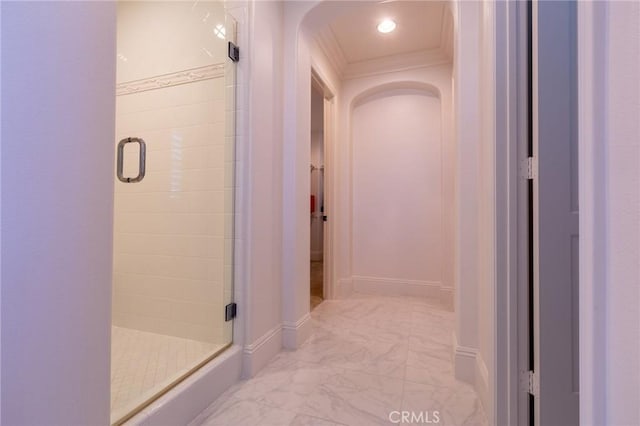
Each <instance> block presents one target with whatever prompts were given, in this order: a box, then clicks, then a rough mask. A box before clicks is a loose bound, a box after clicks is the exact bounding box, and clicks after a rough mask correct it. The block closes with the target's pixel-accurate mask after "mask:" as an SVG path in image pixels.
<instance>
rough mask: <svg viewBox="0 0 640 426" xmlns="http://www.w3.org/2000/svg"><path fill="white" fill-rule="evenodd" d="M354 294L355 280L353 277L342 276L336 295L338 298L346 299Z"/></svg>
mask: <svg viewBox="0 0 640 426" xmlns="http://www.w3.org/2000/svg"><path fill="white" fill-rule="evenodd" d="M352 294H353V281H352V280H351V278H341V279H339V280H338V288H337V291H336V297H337V298H338V299H344V298H345V297H349V296H351V295H352Z"/></svg>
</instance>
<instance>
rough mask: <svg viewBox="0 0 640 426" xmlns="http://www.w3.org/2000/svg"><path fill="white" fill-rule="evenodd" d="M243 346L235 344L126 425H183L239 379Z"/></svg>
mask: <svg viewBox="0 0 640 426" xmlns="http://www.w3.org/2000/svg"><path fill="white" fill-rule="evenodd" d="M241 368H242V350H241V348H240V346H237V345H234V346H232V347H230V348H229V349H227V350H226V351H224V352H223V353H222V354H220V355H219V356H218V357H217V358H215V359H214V360H212V361H211V362H210V363H208V364H207V365H205V366H204V367H202V368H201V369H200V370H198V371H196V372H195V373H193V374H192V375H191V376H190V377H188V378H187V379H185V380H184V381H183V382H182V383H180V384H178V385H177V386H176V387H175V388H173V389H171V390H170V391H169V392H167V393H166V394H164V395H163V396H161V397H160V398H158V399H157V400H155V401H154V402H153V403H152V404H151V405H150V406H148V407H147V408H145V409H144V410H142V411H141V412H140V413H138V414H136V415H135V416H134V417H133V418H132V419H131V420H129V421H128V422H127V424H128V425H144V426H163V425H186V424H189V423H190V422H191V421H192V420H193V419H195V418H196V417H197V416H198V414H200V413H201V412H202V411H203V410H204V409H205V408H207V407H208V406H209V405H210V404H211V403H212V402H213V401H214V400H215V399H216V398H218V397H219V396H220V395H222V393H223V392H224V391H226V390H227V389H229V388H230V387H231V386H232V385H233V384H235V383H236V382H237V381H238V380H239V379H240V370H241Z"/></svg>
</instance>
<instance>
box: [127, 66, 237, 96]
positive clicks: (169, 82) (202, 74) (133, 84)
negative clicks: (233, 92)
mask: <svg viewBox="0 0 640 426" xmlns="http://www.w3.org/2000/svg"><path fill="white" fill-rule="evenodd" d="M224 67H225V64H224V63H219V64H213V65H206V66H204V67H199V68H192V69H190V70H185V71H178V72H174V73H171V74H163V75H159V76H155V77H149V78H143V79H141V80H133V81H127V82H124V83H120V84H118V85H116V96H122V95H130V94H132V93H138V92H145V91H147V90H155V89H163V88H165V87H171V86H177V85H179V84H185V83H193V82H195V81H201V80H209V79H212V78H219V77H223V76H224Z"/></svg>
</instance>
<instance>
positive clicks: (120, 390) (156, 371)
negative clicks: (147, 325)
mask: <svg viewBox="0 0 640 426" xmlns="http://www.w3.org/2000/svg"><path fill="white" fill-rule="evenodd" d="M223 346H224V345H220V344H216V343H208V342H199V341H196V340H189V339H182V338H179V337H174V336H165V335H162V334H155V333H148V332H145V331H140V330H133V329H129V328H123V327H115V326H114V327H112V328H111V417H112V420H117V419H119V418H121V417H122V416H124V415H125V414H127V413H128V412H129V411H131V410H132V409H134V408H135V407H136V406H137V405H138V404H140V403H141V402H143V401H144V400H146V399H147V398H148V397H150V396H151V395H152V394H153V393H155V392H157V391H158V390H160V389H162V388H163V387H165V386H166V385H168V384H169V383H171V382H172V381H173V380H175V379H176V378H177V377H178V376H180V375H181V374H184V373H186V372H187V371H188V370H189V369H190V368H192V367H193V366H195V365H196V364H197V363H199V362H201V361H202V360H204V359H205V358H206V357H207V356H209V355H211V354H212V353H213V352H215V351H217V350H218V349H220V348H222V347H223Z"/></svg>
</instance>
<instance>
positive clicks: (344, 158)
mask: <svg viewBox="0 0 640 426" xmlns="http://www.w3.org/2000/svg"><path fill="white" fill-rule="evenodd" d="M412 89H413V90H416V89H418V90H422V91H430V92H431V93H435V94H437V95H436V96H437V98H436V99H437V103H438V108H436V109H437V110H438V112H437V113H435V109H433V108H431V107H424V106H423V110H424V108H427V109H430V112H427V111H426V110H424V111H423V113H426V114H428V115H432V116H433V114H436V115H437V117H434V118H435V119H436V120H438V121H439V123H438V125H437V126H438V132H439V136H438V138H439V139H440V141H439V142H438V144H440V148H439V149H438V151H437V152H432V153H431V154H433V155H434V156H437V160H436V159H435V158H434V157H433V156H432V155H429V160H427V161H435V162H434V163H429V162H427V163H425V164H429V165H433V166H434V167H435V164H436V163H437V170H438V173H437V174H438V177H437V183H435V184H434V182H436V181H434V179H436V178H435V175H430V177H428V178H427V176H420V177H418V176H417V175H414V178H416V179H417V178H419V179H428V180H430V182H431V183H432V184H434V186H432V187H431V190H429V191H428V193H427V192H424V193H422V194H421V195H420V196H419V197H418V198H417V199H418V200H420V199H422V200H423V201H422V202H423V203H424V200H425V199H426V198H432V197H434V196H435V199H436V200H437V202H436V205H437V204H439V207H438V208H436V210H435V211H432V216H431V217H430V218H429V219H428V220H424V221H421V222H420V226H431V227H433V228H431V230H430V231H427V230H426V229H425V230H424V232H429V233H430V234H431V235H432V236H433V233H434V232H435V233H439V234H440V237H439V238H436V239H435V240H431V241H429V237H427V238H425V241H428V243H427V246H428V247H430V248H428V249H427V246H423V247H421V248H419V249H420V250H423V255H424V258H425V259H427V258H429V259H432V260H434V259H437V260H435V261H434V262H433V263H431V266H430V267H429V272H427V271H426V270H424V271H422V272H420V273H417V271H415V270H414V271H413V275H412V276H411V277H409V276H402V275H401V273H400V272H399V269H400V268H398V269H397V270H395V271H387V272H383V271H376V272H374V271H372V270H371V269H360V270H356V269H355V268H356V266H355V264H356V262H360V264H361V265H362V266H358V267H364V268H370V266H364V264H363V262H367V260H366V256H367V255H368V254H369V253H367V252H362V251H359V250H358V249H356V246H357V247H359V248H362V247H365V246H366V245H367V243H366V241H367V239H369V238H370V233H369V230H368V229H366V228H367V227H365V228H359V229H358V232H359V234H357V235H356V233H355V232H356V229H357V227H359V226H360V224H358V223H356V221H360V220H361V219H362V215H360V214H359V215H358V217H357V218H356V216H355V214H356V208H355V206H356V204H355V200H356V192H357V191H358V186H359V184H357V182H356V178H357V175H356V174H354V175H353V181H352V171H354V172H355V170H356V165H357V161H360V160H358V159H356V155H357V151H356V141H355V137H356V133H354V132H355V130H356V127H352V126H357V124H356V121H357V118H356V119H355V120H354V118H355V117H357V115H358V109H359V108H360V107H358V106H357V105H358V103H359V102H360V101H361V100H363V99H365V98H366V97H367V96H371V95H373V96H377V97H378V98H379V99H384V97H381V95H380V92H382V93H384V92H385V91H387V92H389V93H391V91H393V90H412ZM376 93H377V95H376ZM354 106H355V108H354ZM432 107H433V105H432ZM411 115H412V116H413V117H416V116H417V115H414V114H411ZM339 118H340V119H339V123H338V126H339V133H338V141H339V142H338V143H337V145H336V167H337V168H338V173H337V174H338V179H337V182H336V185H335V187H336V192H337V194H336V197H337V199H338V201H337V205H336V213H335V215H334V216H335V218H336V219H335V220H336V222H337V227H338V231H337V232H336V235H337V243H336V249H337V253H336V256H335V258H336V263H337V265H336V271H337V277H338V287H339V293H341V294H348V293H349V292H350V291H352V290H353V289H354V288H355V289H357V290H358V291H375V292H384V293H389V292H391V293H395V294H401V293H405V294H419V295H423V296H431V297H437V298H440V299H441V300H442V301H443V302H444V303H445V304H446V305H447V306H450V307H451V306H452V305H453V282H452V278H453V266H454V264H453V257H454V256H453V232H454V229H453V225H454V222H453V219H452V218H453V216H454V214H453V211H452V210H453V191H452V187H453V181H454V170H455V169H454V144H453V116H452V92H451V66H449V65H438V66H431V67H423V68H417V69H413V70H407V71H397V72H390V73H385V74H379V75H373V76H369V77H363V78H357V79H350V80H346V81H345V82H344V84H343V90H342V96H341V102H340V104H339ZM371 118H373V119H375V120H377V121H376V123H380V125H382V123H385V122H386V120H380V119H379V117H368V118H367V119H371ZM426 122H427V121H426V120H425V123H426ZM416 124H417V123H416ZM430 127H432V126H430ZM387 130H389V129H387ZM414 130H415V131H416V132H420V131H423V130H424V131H426V130H427V129H418V128H415V129H414ZM398 131H399V130H398ZM412 133H414V132H412ZM427 134H430V132H427ZM367 137H369V136H367ZM425 148H426V146H422V149H425ZM425 155H426V153H425ZM385 167H386V166H385ZM376 168H377V167H376ZM376 168H372V169H371V171H374V170H375V169H376ZM363 170H364V169H363ZM429 170H431V171H434V168H433V167H429ZM423 171H426V169H424V170H423ZM417 172H418V171H417ZM418 173H419V172H418ZM387 174H389V173H387ZM374 176H376V177H382V176H384V172H382V173H381V174H380V175H378V174H376V175H374ZM366 179H368V177H366V176H361V179H360V180H361V181H362V180H366ZM436 186H437V195H436V193H435V192H433V191H436ZM418 190H419V191H427V188H426V187H420V189H418ZM385 193H388V191H387V192H385ZM395 193H397V195H396V197H397V198H395V199H394V201H395V202H398V203H401V204H405V203H412V202H414V201H415V200H413V199H412V194H415V193H416V189H415V188H413V187H412V188H411V190H408V189H403V192H399V191H397V188H396V191H395ZM352 200H353V203H354V204H352ZM401 200H404V201H401ZM365 202H366V201H365ZM423 206H426V204H423ZM366 208H367V207H365V210H366ZM438 209H439V210H440V211H439V212H437V210H438ZM413 211H414V209H412V212H413ZM411 214H414V213H411ZM396 222H397V220H396V221H394V222H393V223H396ZM385 228H388V224H387V225H386V226H385ZM378 232H380V231H378ZM385 238H390V237H389V236H385ZM381 240H382V238H381V239H380V241H381ZM403 241H404V242H402V243H401V244H403V247H404V248H405V249H408V250H411V249H410V248H409V247H406V246H405V244H406V243H407V242H408V241H407V240H406V236H405V237H403ZM434 244H435V245H434ZM436 247H437V248H436ZM416 248H417V247H416ZM427 252H428V253H427ZM356 259H358V260H356ZM378 260H380V259H378ZM381 263H383V264H385V263H387V264H388V262H381ZM424 264H425V265H426V264H428V263H424ZM404 266H405V267H406V266H408V265H404ZM414 269H415V268H414ZM361 274H362V275H361ZM366 274H370V275H366ZM399 274H400V275H399ZM385 275H386V276H385ZM390 275H391V276H390ZM354 278H355V279H354Z"/></svg>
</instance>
